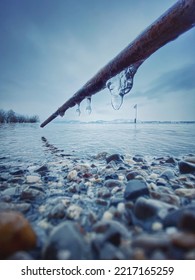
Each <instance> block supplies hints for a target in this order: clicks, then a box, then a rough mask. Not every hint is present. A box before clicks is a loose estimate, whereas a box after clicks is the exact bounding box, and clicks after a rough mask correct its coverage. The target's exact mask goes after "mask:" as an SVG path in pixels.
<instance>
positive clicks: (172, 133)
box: [0, 123, 195, 165]
mask: <svg viewBox="0 0 195 280" xmlns="http://www.w3.org/2000/svg"><path fill="white" fill-rule="evenodd" d="M53 151H55V153H54V152H53ZM56 151H57V152H56ZM99 152H108V153H122V154H130V155H135V154H142V155H144V156H150V157H154V156H165V155H173V156H178V157H180V156H182V155H186V154H189V153H193V154H195V124H137V125H136V126H135V125H134V124H62V123H52V124H49V125H48V126H47V127H45V128H40V127H39V124H15V125H14V124H3V125H0V158H1V161H3V163H4V164H5V163H9V164H10V165H12V164H13V165H14V164H16V163H17V164H19V163H20V164H21V165H22V164H29V165H30V164H34V163H38V164H42V163H45V162H47V161H48V160H54V159H56V156H57V154H60V153H63V154H74V155H77V156H81V157H87V156H90V155H96V154H97V153H99Z"/></svg>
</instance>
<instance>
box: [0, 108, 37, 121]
mask: <svg viewBox="0 0 195 280" xmlns="http://www.w3.org/2000/svg"><path fill="white" fill-rule="evenodd" d="M36 122H39V117H38V116H37V115H34V116H30V117H29V116H24V115H20V114H17V113H15V112H14V111H13V110H9V111H4V110H2V109H0V123H36Z"/></svg>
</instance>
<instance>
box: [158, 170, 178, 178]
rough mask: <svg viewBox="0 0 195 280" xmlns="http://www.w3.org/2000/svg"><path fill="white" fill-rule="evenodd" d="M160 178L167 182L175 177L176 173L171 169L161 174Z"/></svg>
mask: <svg viewBox="0 0 195 280" xmlns="http://www.w3.org/2000/svg"><path fill="white" fill-rule="evenodd" d="M160 177H161V178H164V179H166V180H170V179H173V178H174V177H175V173H174V172H173V171H172V170H171V169H167V170H165V171H163V172H162V173H161V174H160Z"/></svg>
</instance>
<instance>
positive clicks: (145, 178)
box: [0, 151, 195, 260]
mask: <svg viewBox="0 0 195 280" xmlns="http://www.w3.org/2000/svg"><path fill="white" fill-rule="evenodd" d="M54 152H55V151H54ZM56 153H57V151H56ZM0 162H1V164H0V247H1V251H0V258H1V259H77V260H79V259H119V260H123V259H134V260H138V259H195V156H194V155H186V156H183V157H182V158H174V157H171V156H167V157H160V158H158V157H156V158H148V157H147V158H146V157H143V156H141V155H134V156H131V155H120V154H113V155H109V154H107V153H106V152H102V153H100V154H98V155H94V156H91V157H88V158H77V157H76V156H74V155H71V154H70V155H65V154H62V153H61V154H59V153H58V156H56V160H54V161H53V162H47V163H44V164H43V165H37V164H35V165H30V166H28V167H27V168H26V169H21V167H17V166H15V167H14V166H11V167H10V166H9V165H7V164H4V158H1V159H0Z"/></svg>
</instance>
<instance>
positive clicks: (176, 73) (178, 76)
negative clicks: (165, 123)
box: [135, 64, 195, 100]
mask: <svg viewBox="0 0 195 280" xmlns="http://www.w3.org/2000/svg"><path fill="white" fill-rule="evenodd" d="M194 73H195V64H189V65H185V66H184V67H182V68H180V69H175V70H171V71H168V72H165V73H163V74H161V75H160V77H158V78H157V79H155V80H154V81H153V82H152V83H150V85H149V86H148V88H147V89H146V90H139V91H136V92H135V95H136V97H147V98H148V99H156V100H161V99H162V98H164V97H165V96H167V95H170V93H172V94H174V93H178V92H180V93H182V92H185V93H186V92H189V91H191V90H193V89H194V88H195V79H194Z"/></svg>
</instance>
